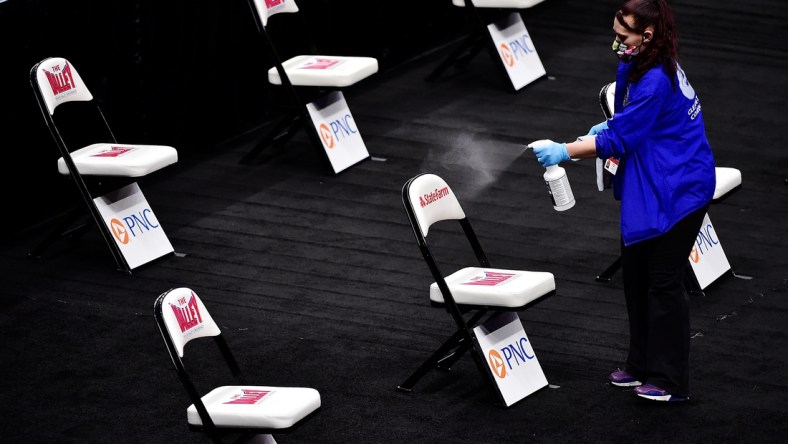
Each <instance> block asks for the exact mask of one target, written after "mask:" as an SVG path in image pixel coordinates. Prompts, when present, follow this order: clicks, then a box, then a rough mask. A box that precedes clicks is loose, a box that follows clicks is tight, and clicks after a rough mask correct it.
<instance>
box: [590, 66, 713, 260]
mask: <svg viewBox="0 0 788 444" xmlns="http://www.w3.org/2000/svg"><path fill="white" fill-rule="evenodd" d="M631 65H632V64H631V63H625V62H620V63H619V66H618V72H617V73H616V94H615V112H614V115H613V119H611V120H610V121H608V129H606V130H604V131H602V132H601V133H599V134H598V135H597V136H596V150H597V156H598V157H599V158H601V159H607V158H609V157H617V158H618V159H619V167H618V171H617V173H616V175H615V177H614V180H613V192H614V195H615V198H616V199H619V200H621V236H622V238H623V240H624V244H625V245H631V244H633V243H635V242H639V241H643V240H646V239H650V238H653V237H656V236H659V235H660V234H663V233H665V232H667V231H668V230H670V228H671V227H673V225H674V224H676V222H678V221H679V220H681V219H682V218H684V217H685V216H687V215H688V214H690V213H692V212H693V211H696V210H698V209H700V208H702V207H703V206H704V205H706V204H707V203H708V202H710V201H711V199H712V197H713V196H714V187H715V180H716V179H715V170H714V155H713V153H712V151H711V146H710V145H709V141H708V139H707V138H706V130H705V127H704V124H703V113H702V112H701V107H700V100H699V99H698V96H697V94H695V91H694V90H693V88H692V86H691V85H690V83H689V81H688V80H687V77H686V76H685V75H684V72H683V71H682V70H681V67H679V68H678V72H677V74H676V77H677V78H676V79H675V80H676V83H673V82H671V79H670V78H669V77H668V76H667V74H666V73H665V71H664V70H663V69H662V66H657V67H654V68H652V69H651V70H649V71H648V72H647V73H646V74H645V75H644V76H643V77H642V78H641V79H640V80H639V81H637V82H634V83H631V84H630V83H629V81H628V80H627V75H628V74H629V70H630V68H631ZM674 85H675V86H676V87H675V89H674ZM627 88H628V89H629V90H628V91H627ZM625 98H626V104H625V103H624V100H625Z"/></svg>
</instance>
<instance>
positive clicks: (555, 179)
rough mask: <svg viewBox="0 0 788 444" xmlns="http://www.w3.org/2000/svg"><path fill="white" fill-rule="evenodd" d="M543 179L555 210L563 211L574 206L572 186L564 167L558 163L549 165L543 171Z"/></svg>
mask: <svg viewBox="0 0 788 444" xmlns="http://www.w3.org/2000/svg"><path fill="white" fill-rule="evenodd" d="M544 181H545V183H546V184H547V191H548V192H549V193H550V198H551V199H552V200H553V208H555V210H556V211H565V210H568V209H570V208H572V207H573V206H575V196H574V194H572V187H571V186H569V179H568V178H567V177H566V170H565V169H563V168H562V167H560V166H558V165H550V166H549V167H547V170H546V171H545V172H544Z"/></svg>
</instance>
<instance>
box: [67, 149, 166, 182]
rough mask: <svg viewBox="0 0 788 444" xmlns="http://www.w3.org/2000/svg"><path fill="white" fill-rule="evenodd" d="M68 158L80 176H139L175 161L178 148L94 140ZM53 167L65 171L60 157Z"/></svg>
mask: <svg viewBox="0 0 788 444" xmlns="http://www.w3.org/2000/svg"><path fill="white" fill-rule="evenodd" d="M71 158H72V159H73V160H74V165H76V166H77V171H79V172H80V174H83V175H95V176H121V177H141V176H144V175H146V174H150V173H152V172H154V171H156V170H159V169H161V168H164V167H165V166H167V165H171V164H173V163H175V162H177V161H178V151H177V150H176V149H175V148H173V147H170V146H161V145H121V144H116V143H112V144H110V143H94V144H93V145H88V146H86V147H84V148H80V149H78V150H76V151H74V152H72V153H71ZM57 170H58V171H59V172H60V174H63V175H68V174H69V171H68V167H67V166H66V162H65V160H63V158H62V157H61V158H60V159H58V160H57Z"/></svg>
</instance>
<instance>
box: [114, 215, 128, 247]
mask: <svg viewBox="0 0 788 444" xmlns="http://www.w3.org/2000/svg"><path fill="white" fill-rule="evenodd" d="M109 229H110V231H112V235H113V236H115V239H117V240H118V242H120V243H121V244H123V245H126V244H128V243H129V231H128V230H127V229H126V226H125V225H123V223H122V222H121V221H119V220H118V219H116V218H112V220H111V221H109Z"/></svg>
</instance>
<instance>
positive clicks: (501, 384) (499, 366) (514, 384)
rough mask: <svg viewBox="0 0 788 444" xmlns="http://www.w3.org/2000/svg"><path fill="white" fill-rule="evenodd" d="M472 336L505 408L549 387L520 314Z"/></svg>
mask: <svg viewBox="0 0 788 444" xmlns="http://www.w3.org/2000/svg"><path fill="white" fill-rule="evenodd" d="M473 332H474V334H475V335H476V339H477V340H478V341H479V346H480V348H481V352H482V355H483V357H484V358H485V359H486V361H487V365H488V366H489V367H490V371H491V372H492V375H493V379H494V380H495V384H496V385H497V386H498V390H499V391H500V393H501V397H502V398H503V400H504V402H505V403H506V407H509V406H511V405H512V404H514V403H515V402H517V401H519V400H521V399H523V398H525V397H526V396H528V395H530V394H532V393H534V392H535V391H537V390H539V389H541V388H543V387H545V386H546V385H547V378H546V377H545V375H544V372H543V371H542V367H541V366H540V365H539V360H538V359H536V353H534V349H533V347H531V343H530V342H528V336H526V335H525V330H524V329H523V324H522V322H521V321H520V317H519V316H517V313H515V312H502V313H501V314H499V315H498V316H496V317H493V318H491V319H490V320H489V321H487V322H485V323H484V324H482V325H480V326H477V327H475V328H474V329H473Z"/></svg>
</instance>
